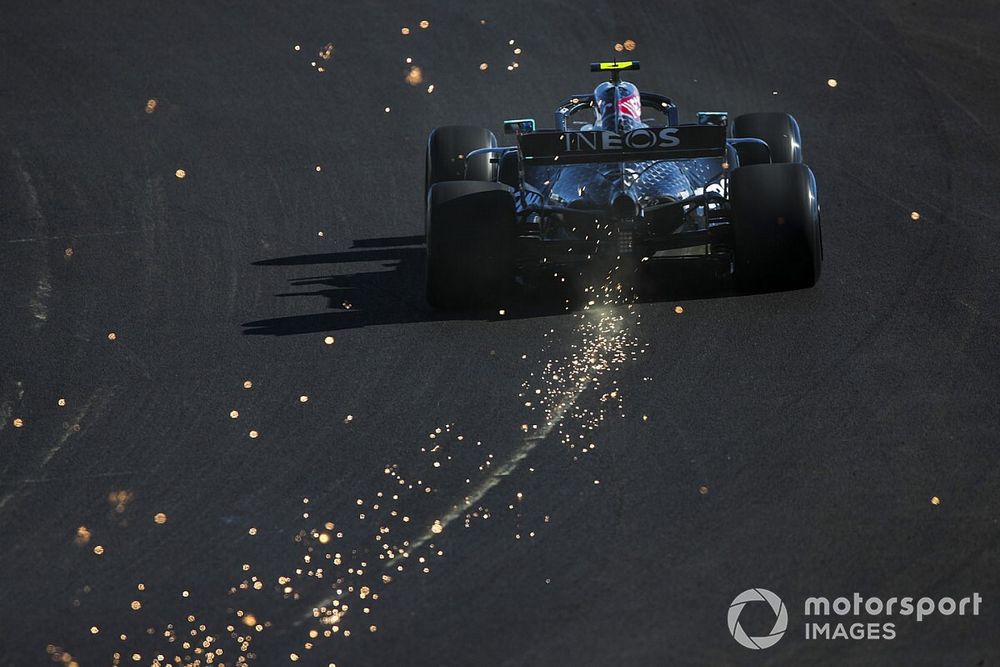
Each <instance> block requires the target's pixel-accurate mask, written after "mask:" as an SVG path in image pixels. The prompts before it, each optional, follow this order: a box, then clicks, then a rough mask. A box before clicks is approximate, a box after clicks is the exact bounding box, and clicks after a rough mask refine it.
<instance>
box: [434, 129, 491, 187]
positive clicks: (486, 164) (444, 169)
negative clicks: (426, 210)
mask: <svg viewBox="0 0 1000 667" xmlns="http://www.w3.org/2000/svg"><path fill="white" fill-rule="evenodd" d="M496 145H497V138H496V136H495V135H494V134H493V133H492V132H490V131H489V130H487V129H485V128H482V127H469V126H465V125H446V126H444V127H439V128H437V129H436V130H434V131H433V132H431V134H430V136H429V137H428V138H427V171H426V178H425V185H426V190H429V189H430V187H431V186H432V185H434V184H435V183H444V182H447V181H463V180H467V181H492V180H494V178H493V174H494V169H495V167H494V165H493V163H492V162H490V159H491V158H492V157H493V156H492V155H491V154H489V153H483V154H481V155H475V156H473V157H472V158H471V159H468V160H466V159H465V156H466V155H468V154H469V153H471V152H472V151H474V150H476V149H477V148H492V147H494V146H496ZM426 190H425V194H426Z"/></svg>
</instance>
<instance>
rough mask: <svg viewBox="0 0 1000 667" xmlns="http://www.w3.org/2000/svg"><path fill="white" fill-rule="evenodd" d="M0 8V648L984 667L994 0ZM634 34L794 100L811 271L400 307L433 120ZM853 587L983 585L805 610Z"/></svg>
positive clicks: (713, 77) (3, 657)
mask: <svg viewBox="0 0 1000 667" xmlns="http://www.w3.org/2000/svg"><path fill="white" fill-rule="evenodd" d="M0 14H2V20H0V57H2V68H0V221H2V225H0V266H2V269H0V272H2V273H0V276H2V282H0V299H2V304H3V316H2V318H0V346H2V347H0V350H2V357H0V359H2V363H0V415H2V419H0V536H2V549H0V572H2V573H3V575H2V583H0V663H2V664H4V665H18V666H20V665H40V664H51V663H50V655H47V653H46V651H48V652H49V654H51V658H54V659H56V660H65V661H70V660H75V661H77V663H78V664H80V665H85V666H90V665H108V664H114V663H115V657H114V656H115V654H116V653H117V654H119V655H120V661H121V663H122V664H152V663H153V661H154V660H155V659H156V657H157V655H162V656H163V659H164V660H165V662H167V663H172V664H173V663H174V662H175V658H179V659H180V660H182V661H186V662H185V664H187V662H191V661H193V660H194V659H196V658H198V657H199V654H198V653H196V649H201V650H204V648H203V647H204V642H206V641H208V642H209V644H208V646H209V647H210V649H212V650H214V649H216V648H218V649H222V650H223V654H222V655H221V656H217V657H216V658H215V662H216V664H218V663H219V662H224V663H225V664H227V665H229V664H233V663H234V662H235V661H236V660H237V658H238V657H243V658H249V656H251V654H252V655H253V656H255V660H254V661H253V664H259V665H266V666H271V665H282V664H292V661H293V658H292V654H296V655H297V656H298V661H297V663H296V664H308V665H313V664H315V665H327V664H331V663H335V664H336V665H338V666H339V667H344V666H347V667H354V666H360V665H666V664H764V663H767V664H789V663H790V664H845V663H852V664H949V665H988V664H996V663H997V661H998V660H1000V639H998V637H1000V636H998V634H997V632H996V628H997V627H998V624H1000V613H998V611H997V610H998V608H1000V607H998V605H1000V574H998V572H1000V557H998V553H1000V552H998V549H1000V541H998V528H1000V527H998V520H1000V501H998V495H997V494H998V491H997V485H998V481H1000V468H998V463H1000V453H998V449H997V445H998V444H1000V411H998V407H997V405H998V393H1000V392H998V390H1000V354H998V349H1000V337H998V324H1000V319H998V318H1000V315H998V313H1000V296H998V294H1000V292H998V289H997V287H998V284H1000V276H998V272H997V262H996V258H997V256H998V255H1000V242H998V238H1000V237H998V235H997V231H996V230H997V228H998V225H1000V214H998V211H1000V201H998V196H997V193H996V185H997V179H996V164H997V159H998V157H1000V135H998V131H997V126H996V120H995V119H996V115H997V112H998V111H1000V85H998V84H1000V80H998V76H997V71H998V65H1000V45H998V42H997V40H996V36H997V33H998V29H1000V10H998V8H997V6H996V5H995V4H993V3H988V2H980V3H974V2H943V1H941V2H935V1H929V0H917V1H916V2H911V1H908V0H907V1H905V2H891V1H879V2H863V1H847V2H836V3H816V2H797V1H792V0H786V1H778V0H762V1H760V2H747V3H738V4H737V3H733V4H732V5H729V4H719V3H667V2H663V3H652V2H648V3H644V2H630V3H616V4H614V5H612V4H611V3H595V4H590V3H572V4H570V3H562V2H530V3H529V2H523V3H522V2H506V3H496V2H491V3H485V2H462V3H457V2H456V3H444V2H438V3H428V2H395V1H394V2H363V3H362V2H354V3H338V2H333V1H330V2H308V1H304V2H290V3H274V2H272V3H261V2H240V3H236V2H226V3H205V2H193V1H188V0H181V1H179V2H164V3H131V2H120V1H109V2H101V3H69V2H53V1H51V0H43V1H42V2H35V3H20V4H18V5H16V6H15V4H14V3H12V2H7V3H4V7H3V9H2V11H0ZM422 19H426V20H428V21H429V22H430V25H429V27H427V28H425V29H424V28H420V26H419V23H420V21H421V20H422ZM481 19H486V23H485V24H483V23H481V21H480V20H481ZM404 26H408V27H409V28H410V29H411V33H410V34H409V35H404V34H402V32H401V28H402V27H404ZM626 39H632V40H635V42H636V44H637V46H636V49H635V51H634V52H633V53H631V54H630V55H632V56H634V57H636V58H639V59H641V60H642V63H643V68H644V69H643V71H641V72H639V73H637V75H636V76H635V80H636V81H637V82H638V83H639V84H640V85H641V86H642V87H644V88H646V89H651V90H657V91H661V92H664V93H667V94H669V95H671V96H672V97H674V99H675V100H677V101H678V102H679V103H680V105H681V108H682V117H683V118H685V119H690V118H692V117H693V112H694V111H695V110H699V109H712V110H717V109H726V110H729V111H730V112H731V113H732V114H737V113H741V112H747V111H756V110H785V111H789V112H791V113H793V114H795V115H796V116H797V118H798V119H799V122H800V124H801V126H802V132H803V138H804V143H805V155H806V161H807V162H808V163H809V164H810V166H811V167H812V168H813V170H814V171H815V173H816V175H817V179H818V182H819V186H820V196H821V198H822V206H823V223H824V244H825V253H826V263H825V266H824V275H823V277H822V279H821V281H820V283H819V285H818V286H817V287H816V288H815V289H811V290H805V291H794V292H785V293H777V294H761V295H751V296H732V295H723V296H720V297H717V298H713V297H712V296H710V295H697V296H696V297H692V296H690V295H679V296H668V297H664V298H661V299H658V300H652V301H646V302H644V303H641V304H637V305H634V306H633V307H632V308H631V309H630V308H628V307H627V306H625V305H621V306H617V307H611V308H604V309H599V310H598V309H591V310H589V311H577V312H574V313H563V312H560V309H559V308H558V307H556V308H554V309H549V310H548V311H546V310H544V309H543V310H541V311H538V310H536V309H534V308H533V306H532V304H531V303H530V300H528V301H524V300H522V301H516V300H515V301H512V303H511V304H510V305H509V306H508V308H506V309H505V312H504V313H503V314H501V313H499V312H498V311H497V312H489V313H485V314H473V315H468V316H450V317H446V316H442V315H438V314H435V313H434V312H432V311H431V310H429V308H428V307H427V306H426V305H425V304H424V302H423V295H422V286H421V282H422V274H421V272H422V268H421V267H422V261H423V249H422V247H421V246H420V241H421V239H420V234H421V233H422V226H423V220H422V201H421V195H422V179H423V159H424V157H423V150H424V142H425V137H426V136H427V133H428V131H429V130H430V129H431V128H433V127H435V126H438V125H444V124H451V123H467V124H475V125H483V126H486V127H491V128H493V129H494V130H495V131H497V132H499V130H500V127H499V122H500V120H501V119H503V118H509V117H516V116H524V115H534V116H535V117H537V118H539V119H540V120H544V121H546V122H547V121H548V119H549V118H550V115H549V114H550V112H551V108H552V107H553V105H554V104H555V103H556V102H557V101H558V100H559V99H561V98H562V97H563V96H565V95H568V94H571V93H574V92H580V91H586V90H588V89H589V88H590V87H591V86H593V85H594V83H595V79H594V77H595V75H592V74H590V73H589V72H588V71H587V63H589V62H590V61H591V60H594V59H597V58H600V57H607V56H609V55H611V54H613V51H612V50H611V47H612V45H613V44H614V43H616V42H622V41H623V40H626ZM510 40H515V41H514V44H513V45H511V44H510ZM327 43H332V44H333V50H332V53H331V54H330V58H329V60H325V59H323V58H322V57H321V56H320V55H318V54H319V52H320V51H321V50H322V49H323V48H324V46H325V45H326V44H327ZM295 45H300V47H301V48H300V50H296V49H295V48H294V47H295ZM515 48H521V49H522V52H521V53H519V54H516V55H515V54H514V52H513V50H514V49H515ZM407 57H410V58H412V59H413V62H412V63H411V64H414V65H418V66H419V67H421V72H422V78H423V80H422V82H421V83H420V85H409V84H408V83H407V81H406V80H405V77H406V75H407V72H408V67H409V65H408V64H407V63H406V62H405V58H407ZM313 62H315V65H313V64H311V63H313ZM482 62H486V63H488V65H489V67H488V69H486V70H485V71H483V70H480V68H479V65H480V63H482ZM514 62H517V63H518V67H517V68H516V69H513V70H508V69H507V65H511V64H512V63H514ZM320 67H322V68H323V69H324V71H322V72H321V71H319V68H320ZM831 78H832V79H836V80H837V82H838V85H836V87H832V86H830V85H828V79H831ZM431 84H433V86H434V88H433V91H432V92H428V86H430V85H431ZM151 99H152V100H155V101H156V105H155V108H154V109H151V110H150V111H152V112H151V113H147V112H146V111H147V100H151ZM387 107H388V108H389V111H388V112H386V111H385V109H386V108H387ZM685 112H686V115H685ZM317 166H318V167H319V169H317ZM179 169H183V170H184V172H185V173H186V176H185V177H184V178H179V177H177V175H176V174H175V172H177V170H179ZM913 212H916V213H918V214H919V219H918V220H914V219H913V217H912V216H911V213H913ZM676 306H681V307H682V308H683V312H682V313H678V312H677V311H676V310H675V307H676ZM112 333H113V334H114V336H113V338H114V340H111V339H110V338H109V337H110V334H112ZM327 337H332V338H333V342H332V344H327V343H326V342H325V341H326V340H327ZM584 357H586V358H588V359H594V360H596V361H595V362H594V363H593V366H591V365H590V363H589V362H587V361H586V360H584ZM248 380H249V381H250V382H252V386H251V387H250V388H249V389H248V388H245V385H244V383H245V382H246V381H248ZM535 389H538V390H539V393H537V394H536V393H535V391H534V390H535ZM612 394H613V395H612ZM300 396H305V397H307V400H306V401H304V402H303V401H302V399H300ZM60 399H62V401H63V402H64V404H60V402H59V401H60ZM526 402H533V405H532V406H530V407H529V406H526V405H525V403H526ZM231 411H236V412H235V413H233V414H235V415H236V416H235V417H233V416H231ZM15 420H19V421H15ZM525 428H527V431H525V430H524V429H525ZM436 429H441V432H440V433H435V431H436ZM251 431H254V432H255V433H256V435H257V437H256V438H252V437H250V435H251V434H250V432H251ZM431 435H434V436H435V437H431ZM459 436H462V438H461V439H459ZM591 444H592V445H594V448H593V449H590V445H591ZM570 445H573V446H572V447H571V446H570ZM435 448H436V449H435ZM584 448H586V452H584V451H583V450H584ZM435 462H436V463H437V464H438V465H437V466H435ZM400 480H402V482H401V481H400ZM466 480H468V481H466ZM427 489H430V491H427ZM380 492H381V493H382V495H381V496H379V493H380ZM518 494H521V495H520V496H519V495H518ZM393 496H396V497H395V498H393ZM467 497H468V498H469V499H470V503H471V504H470V505H469V506H468V507H466V505H465V501H464V499H465V498H467ZM932 498H937V499H938V500H939V502H938V503H933V502H932ZM304 499H308V502H307V503H306V502H304ZM375 505H378V507H377V508H376V507H375ZM455 507H458V509H457V510H456V509H454V508H455ZM161 513H162V515H161V516H159V517H158V518H157V515H158V514H161ZM393 513H395V514H393ZM305 515H308V516H305ZM362 515H363V518H362ZM404 517H405V519H404ZM327 522H332V523H333V524H334V525H333V527H332V528H330V527H327V526H326V523H327ZM435 522H438V523H437V524H435ZM386 531H388V532H386ZM404 542H405V545H408V546H404ZM431 545H433V546H431ZM387 547H388V548H387ZM310 550H311V551H310ZM400 550H402V551H405V552H406V554H405V555H403V556H399V551H400ZM390 551H391V554H390V553H389V552H390ZM97 552H102V553H100V554H98V553H97ZM338 554H339V555H338ZM380 555H381V556H382V558H379V556H380ZM307 556H308V557H309V562H306V561H305V557H307ZM397 556H399V557H397ZM420 559H423V560H422V561H421V560H420ZM400 567H402V568H403V570H402V571H400V570H399V568H400ZM317 568H321V569H322V575H323V577H322V578H320V577H318V576H316V575H317ZM425 569H426V571H425ZM359 570H360V572H359ZM254 577H256V579H254ZM384 577H391V580H389V581H387V580H386V579H385V578H384ZM279 578H280V579H279ZM243 582H245V584H244V586H243V587H244V588H245V589H246V590H243V588H241V583H243ZM256 582H260V584H259V589H256V588H255V583H256ZM363 587H364V588H363ZM752 587H763V588H767V589H769V590H772V591H774V592H776V593H777V594H778V595H779V596H781V597H782V599H783V600H785V602H786V605H787V607H788V612H789V630H788V633H787V634H786V635H785V637H784V638H783V639H782V640H781V641H780V642H779V643H778V644H777V645H776V646H774V647H773V648H769V649H766V650H763V651H749V650H747V649H745V648H742V647H741V646H739V645H738V644H737V643H736V642H734V641H733V639H732V638H731V637H730V635H729V632H728V629H727V625H726V615H727V611H728V607H729V605H730V602H731V601H732V600H733V598H734V597H735V596H736V595H737V594H738V593H740V592H741V591H743V590H745V589H748V588H752ZM140 588H141V590H140ZM337 588H339V589H341V593H340V594H337V593H336V590H335V589H337ZM185 591H186V593H185ZM854 591H858V592H861V593H863V594H864V595H866V596H868V595H879V596H882V597H883V598H888V597H891V596H904V595H913V596H931V597H941V596H952V597H956V598H957V597H962V596H966V595H971V594H972V593H973V592H979V593H980V594H981V595H982V596H983V598H984V603H983V606H982V610H981V614H980V615H979V616H976V617H973V616H968V615H967V616H964V617H959V616H957V615H955V616H950V617H944V616H941V615H935V616H934V617H932V618H929V619H926V620H924V621H923V622H921V623H919V624H918V623H917V622H916V621H915V620H914V619H913V618H912V617H910V618H905V617H900V618H896V619H894V620H895V621H896V638H895V639H893V640H866V641H850V640H843V639H841V640H819V641H807V640H805V639H804V637H803V624H804V621H805V620H806V619H804V618H803V615H802V611H803V609H802V601H803V600H804V599H805V598H806V597H807V596H810V595H826V596H830V597H835V596H838V595H848V596H849V595H851V594H852V593H853V592H854ZM334 599H336V600H337V605H338V610H339V613H341V614H342V617H340V618H332V619H331V618H328V619H327V622H326V623H323V622H320V621H319V620H317V619H315V618H313V617H312V615H311V612H312V610H313V608H314V607H316V606H318V605H319V606H323V605H326V606H327V608H328V609H329V608H333V605H334V603H333V602H332V600H334ZM133 602H134V603H135V604H134V603H133ZM344 604H346V605H348V609H347V611H344V610H343V608H342V607H340V606H339V605H344ZM136 606H138V607H139V608H138V609H134V608H133V607H136ZM751 607H752V609H751ZM366 608H367V610H368V611H367V613H366V611H365V609H366ZM761 609H762V606H761V605H756V606H754V605H751V606H748V607H747V609H746V611H745V614H744V616H743V617H741V623H742V624H743V626H744V627H745V629H746V630H747V631H748V633H749V634H751V635H754V634H756V635H760V634H766V633H767V632H768V630H769V628H770V626H771V624H772V623H773V620H774V617H773V615H771V616H770V618H768V616H767V613H760V611H761ZM764 611H765V612H766V609H765V610H764ZM251 615H252V618H250V616H251ZM833 620H834V621H838V620H841V619H833ZM843 620H847V621H852V620H854V619H852V618H847V619H843ZM881 620H883V621H884V620H886V619H884V618H883V619H881ZM334 621H335V622H334ZM255 625H259V626H260V629H259V630H258V629H257V628H256V627H252V626H255ZM202 626H204V627H202ZM227 626H232V628H233V630H232V631H229V630H228V629H227ZM335 626H336V628H337V631H336V633H334V632H333V630H332V628H333V627H335ZM92 628H94V629H93V630H92ZM310 630H316V631H317V632H318V636H317V637H316V638H314V639H312V638H310V637H309V632H310ZM373 630H374V631H373ZM325 631H329V633H330V634H331V637H329V638H326V637H324V636H323V632H325ZM348 631H349V632H350V636H345V635H347V634H348ZM171 633H173V634H171ZM192 633H193V634H192ZM123 635H124V638H123ZM248 637H249V638H250V642H249V644H246V643H244V642H245V641H246V638H248ZM185 641H187V642H188V644H189V645H188V646H187V647H185V646H184V642H185ZM307 643H311V644H312V648H307V647H306V646H305V645H306V644H307ZM241 644H243V645H242V646H241ZM134 655H135V656H138V658H137V659H135V658H134V657H133V656H134ZM186 656H187V657H186ZM200 659H201V660H202V663H201V664H206V662H207V661H206V659H205V657H204V655H201V656H200Z"/></svg>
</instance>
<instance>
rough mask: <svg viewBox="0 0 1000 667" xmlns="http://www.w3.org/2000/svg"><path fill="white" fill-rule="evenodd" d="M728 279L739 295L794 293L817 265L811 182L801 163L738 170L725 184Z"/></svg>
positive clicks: (812, 278) (809, 282) (818, 240)
mask: <svg viewBox="0 0 1000 667" xmlns="http://www.w3.org/2000/svg"><path fill="white" fill-rule="evenodd" d="M729 197H730V204H731V206H732V228H733V261H734V267H733V278H734V281H735V283H736V286H737V288H739V289H743V290H753V291H757V290H766V289H800V288H805V287H812V286H813V285H815V284H816V281H818V280H819V276H820V271H821V269H822V265H823V240H822V233H821V229H820V208H819V198H818V195H817V192H816V178H815V177H814V176H813V173H812V170H810V169H809V167H807V166H805V165H804V164H763V165H754V166H750V167H740V168H739V169H736V170H735V171H733V173H732V175H731V177H730V180H729Z"/></svg>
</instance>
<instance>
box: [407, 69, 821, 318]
mask: <svg viewBox="0 0 1000 667" xmlns="http://www.w3.org/2000/svg"><path fill="white" fill-rule="evenodd" d="M637 69H639V62H638V61H630V62H611V63H606V62H605V63H592V64H591V71H595V72H609V73H610V79H609V80H607V81H604V82H602V83H601V84H600V85H599V86H598V87H597V88H596V89H595V90H594V92H593V94H582V95H574V96H572V97H570V98H568V99H566V100H565V101H564V102H563V103H562V104H561V105H560V106H559V108H558V109H557V110H556V112H555V128H554V129H550V130H538V129H536V128H535V121H534V120H533V119H530V118H524V119H517V120H509V121H505V122H504V131H505V133H507V134H513V135H514V136H515V138H516V145H513V146H497V141H496V137H495V136H494V134H493V133H492V132H490V131H489V130H486V129H482V128H477V127H465V126H448V127H440V128H438V129H436V130H434V131H433V132H431V134H430V137H429V139H428V142H427V177H426V195H427V199H426V202H427V204H426V206H427V208H426V230H425V232H426V237H427V296H428V300H429V302H430V303H431V305H432V306H434V307H437V308H446V309H451V308H462V307H472V306H481V305H485V304H486V302H488V301H489V300H490V299H495V298H496V295H497V294H499V293H501V292H502V291H503V290H504V289H505V287H506V286H507V285H510V284H512V283H513V282H514V279H515V278H516V277H520V276H524V275H530V274H531V273H532V272H533V271H535V272H538V271H539V270H540V269H541V270H544V271H548V272H549V273H550V274H551V271H552V270H553V269H558V268H562V267H567V266H572V265H580V264H592V263H599V262H602V261H606V260H608V259H609V258H610V259H611V260H612V261H615V262H618V263H624V262H626V261H633V262H635V265H636V266H637V267H639V266H640V265H641V264H642V263H645V262H661V261H663V262H703V263H710V264H712V265H713V266H714V267H716V268H717V269H718V270H717V272H715V273H717V275H718V276H719V277H720V278H722V279H723V280H731V281H732V284H733V285H734V286H735V287H736V288H737V289H739V290H747V289H749V290H759V289H796V288H804V287H811V286H813V285H814V284H815V283H816V281H817V280H818V279H819V275H820V266H821V263H822V258H823V249H822V240H821V235H820V207H819V200H818V198H817V193H816V179H815V178H814V176H813V173H812V171H811V170H810V169H809V168H808V167H807V166H805V165H804V164H803V163H802V140H801V138H800V135H799V127H798V123H797V122H796V121H795V119H794V118H793V117H792V116H790V115H789V114H786V113H751V114H746V115H742V116H737V117H736V118H735V119H734V120H733V122H732V123H730V122H729V117H728V114H727V113H726V112H718V111H713V112H698V114H697V123H689V124H681V123H679V122H678V110H677V106H676V105H675V104H674V103H673V101H672V100H671V99H670V98H668V97H664V96H662V95H656V94H652V93H646V92H640V91H639V90H638V89H637V88H636V87H635V86H634V85H633V84H631V83H628V82H626V81H622V80H621V72H623V71H627V70H637ZM591 109H592V110H593V114H594V115H593V121H592V122H588V121H583V122H581V121H578V120H574V115H575V114H577V113H578V112H581V111H584V110H591ZM644 110H646V111H653V112H656V113H657V118H644V117H643V111H644ZM588 115H589V114H588ZM571 126H572V128H573V129H571Z"/></svg>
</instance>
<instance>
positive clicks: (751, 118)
mask: <svg viewBox="0 0 1000 667" xmlns="http://www.w3.org/2000/svg"><path fill="white" fill-rule="evenodd" d="M733 137H736V138H752V139H762V140H764V141H765V142H767V146H768V148H770V150H771V162H772V163H774V164H781V163H786V162H794V163H800V162H802V136H801V135H800V133H799V124H798V122H796V120H795V118H793V117H792V116H791V114H787V113H781V112H771V111H765V112H761V113H748V114H743V115H742V116H737V117H736V120H734V121H733ZM740 157H741V158H742V157H743V156H742V155H740Z"/></svg>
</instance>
